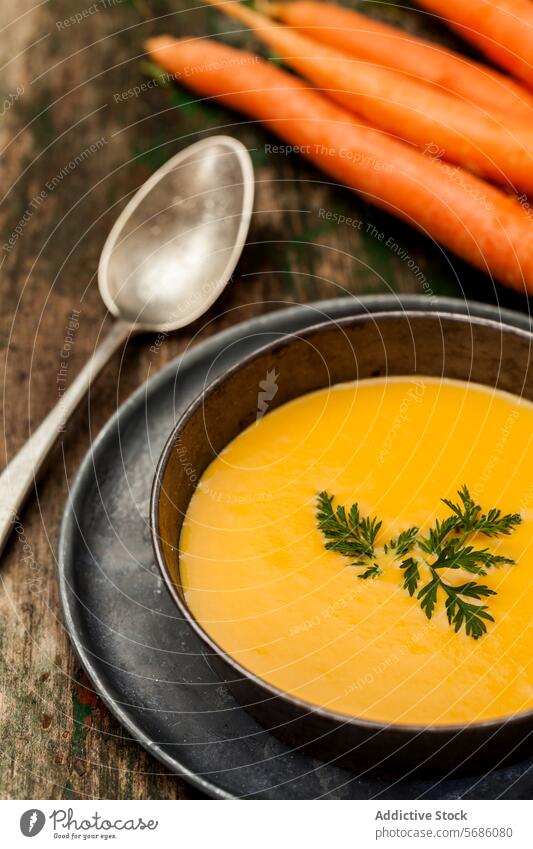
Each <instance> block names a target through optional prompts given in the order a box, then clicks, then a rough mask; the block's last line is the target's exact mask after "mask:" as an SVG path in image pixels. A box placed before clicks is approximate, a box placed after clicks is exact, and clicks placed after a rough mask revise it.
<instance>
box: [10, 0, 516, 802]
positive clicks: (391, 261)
mask: <svg viewBox="0 0 533 849" xmlns="http://www.w3.org/2000/svg"><path fill="white" fill-rule="evenodd" d="M359 5H360V6H362V5H363V4H359ZM365 8H366V9H368V10H369V11H370V13H371V14H375V15H376V16H378V17H382V18H384V19H387V20H390V21H397V22H399V23H400V24H401V25H402V26H405V27H406V28H408V29H410V30H412V31H416V32H428V33H430V34H431V35H432V36H433V37H434V38H435V39H438V40H443V41H444V42H446V43H449V44H452V43H454V42H453V39H452V37H451V36H450V35H449V34H447V33H446V32H445V31H444V29H442V28H440V27H439V26H438V24H436V23H434V22H432V21H430V20H428V19H427V18H425V17H424V16H423V15H422V14H421V13H417V12H415V11H414V10H413V11H412V12H411V11H409V10H406V9H405V8H403V9H402V10H400V9H398V8H395V7H394V6H392V5H389V4H380V3H372V4H369V3H367V4H365ZM185 10H186V11H185ZM75 15H78V18H73V17H72V16H75ZM0 26H1V28H2V34H3V37H2V39H1V42H0V53H1V56H0V59H1V62H2V66H3V68H4V70H3V71H2V75H1V76H0V101H1V103H0V114H1V124H0V147H1V149H2V175H3V179H2V194H3V200H2V203H1V205H0V224H1V234H2V237H1V242H2V246H1V247H0V263H1V292H2V296H1V304H2V309H1V313H0V322H1V329H0V353H1V358H2V365H1V374H2V381H3V397H2V402H3V423H4V431H3V438H2V439H1V440H0V453H1V456H0V463H1V464H2V465H3V464H4V463H5V462H6V461H7V460H8V459H9V458H11V457H12V456H13V455H14V453H15V452H16V451H17V449H18V448H19V447H20V446H21V445H22V444H23V443H24V441H25V440H26V438H27V437H28V434H29V433H30V431H31V429H32V428H34V427H35V426H36V425H37V424H38V423H39V422H40V421H41V419H42V418H43V416H45V414H46V413H47V412H48V410H49V409H50V408H51V407H52V406H53V405H54V404H55V403H56V401H57V400H58V395H59V392H60V385H61V384H60V382H58V377H60V374H59V370H60V363H61V360H62V350H63V348H64V346H65V340H67V342H68V344H69V353H70V356H69V358H68V373H67V376H66V380H67V382H68V381H70V380H71V378H72V376H73V375H75V374H76V373H77V371H78V370H79V368H80V367H81V365H82V364H83V363H84V362H85V361H86V359H87V357H88V356H89V354H90V353H91V351H92V350H93V348H94V346H95V345H96V344H97V341H98V338H99V336H100V335H101V333H102V331H103V330H105V327H104V325H107V323H108V319H107V318H106V312H105V309H104V307H103V305H102V302H101V300H100V298H99V294H98V290H97V285H96V276H95V272H96V268H97V263H98V257H99V252H100V249H101V246H102V244H103V242H104V239H105V236H106V233H107V231H108V229H109V227H110V225H111V223H112V221H113V219H114V217H115V216H116V215H117V214H118V211H119V210H120V208H122V206H123V204H124V202H125V200H126V199H127V196H128V194H129V193H130V192H131V191H133V190H134V189H135V188H136V187H137V186H139V185H140V184H141V183H142V182H143V181H144V180H145V179H146V178H147V177H148V176H149V174H150V173H151V172H152V171H153V170H154V169H155V168H156V167H158V166H159V165H160V164H161V163H163V162H164V161H165V160H166V159H167V158H168V157H170V156H171V155H172V154H174V153H175V152H177V151H178V150H180V149H181V148H182V147H184V146H185V145H187V144H189V143H190V142H192V141H194V140H196V139H198V138H201V137H203V136H204V135H206V134H210V133H212V132H214V131H217V130H220V128H221V131H223V132H227V133H230V134H234V135H236V136H238V137H239V138H240V139H242V140H243V141H244V142H245V144H246V145H247V146H248V148H249V149H250V151H251V153H252V157H253V160H254V165H255V169H256V176H257V201H256V213H255V216H254V221H253V226H252V229H251V233H250V239H249V244H248V246H247V247H246V249H245V251H244V254H243V257H242V260H241V262H240V265H239V268H238V272H237V274H236V276H235V280H234V282H233V283H232V285H231V286H230V287H228V289H227V290H226V292H225V294H224V296H223V297H222V298H221V299H220V301H219V302H218V303H217V304H216V305H215V307H214V308H213V309H212V310H211V311H210V313H209V314H208V315H207V316H206V319H205V320H202V321H201V322H197V324H196V325H195V326H194V327H192V328H190V331H187V332H181V333H177V334H173V335H172V336H170V337H169V338H168V340H166V341H165V343H164V344H163V345H162V347H161V351H160V354H159V357H158V362H157V365H158V367H160V366H162V365H164V363H165V362H167V361H169V360H170V359H172V358H173V357H175V356H176V355H177V354H178V353H179V352H180V351H181V350H182V349H183V348H184V347H185V346H186V345H187V343H188V340H189V339H190V338H191V336H192V335H193V334H197V333H199V338H201V337H202V336H205V335H207V334H208V333H213V332H216V331H218V330H221V329H222V328H224V327H226V326H228V325H230V324H233V323H234V322H236V321H238V320H240V319H244V318H249V317H250V316H253V315H257V314H259V313H261V312H265V311H267V310H271V309H274V308H279V307H280V306H281V305H282V304H283V303H291V302H299V301H310V300H313V299H316V298H322V297H334V296H340V295H344V294H347V293H357V294H361V293H364V294H366V293H377V292H380V293H386V292H390V291H396V292H426V293H427V292H428V291H433V292H435V293H436V294H447V295H457V296H459V297H469V298H475V299H477V300H487V301H491V302H498V303H500V304H502V305H504V306H512V307H515V308H518V309H524V310H525V309H527V303H526V301H525V300H523V299H521V298H520V297H519V296H517V295H514V294H512V293H510V292H508V291H506V290H504V289H502V288H495V287H494V286H493V284H492V283H491V281H490V280H488V278H485V277H483V275H481V274H478V273H477V272H474V271H473V270H471V269H469V268H467V267H466V266H465V265H464V264H462V263H460V262H458V261H457V260H455V259H454V258H452V257H449V256H446V254H445V253H444V252H443V251H442V250H441V249H440V248H439V247H437V246H435V245H433V244H431V243H430V242H429V241H428V240H425V239H424V238H422V237H421V236H420V235H418V234H417V233H415V232H414V231H412V230H410V229H409V228H408V227H406V226H403V225H402V224H400V223H398V222H397V221H395V220H393V219H392V218H390V217H389V216H387V215H385V214H382V213H380V212H378V211H376V210H375V209H373V208H372V207H370V206H368V205H367V204H366V203H364V202H363V201H361V200H359V199H358V198H356V197H355V196H353V195H351V194H350V193H348V192H346V191H344V190H341V189H338V188H335V187H332V186H330V185H327V184H326V183H324V182H323V181H322V180H321V177H320V175H319V174H318V172H316V171H315V170H313V168H312V167H310V166H308V165H307V164H305V163H304V162H303V161H301V160H300V159H298V158H297V157H295V156H279V155H273V154H271V153H269V152H268V148H265V145H268V144H270V143H272V142H274V141H275V140H274V139H272V138H271V137H270V136H269V135H268V134H267V133H266V132H264V131H263V130H262V129H261V128H259V127H258V126H257V125H253V124H244V123H242V122H241V121H240V120H239V119H238V118H237V117H236V116H235V115H233V114H231V113H229V112H227V111H225V110H223V109H221V108H219V107H218V106H216V105H215V104H209V105H204V104H197V103H194V102H192V97H191V96H190V95H188V94H187V93H186V92H185V91H183V90H179V89H177V88H175V87H173V86H167V87H164V86H163V87H161V86H156V85H155V83H154V81H153V79H152V78H151V77H150V76H149V70H150V69H149V68H148V67H147V65H146V63H145V60H143V56H142V44H143V40H144V38H145V37H146V36H148V35H151V34H155V33H162V32H165V31H170V32H172V33H178V32H179V33H182V34H183V33H194V34H206V33H218V34H223V33H225V35H224V37H225V38H227V39H229V41H230V42H231V43H238V44H246V43H249V44H254V42H253V40H252V39H251V38H250V37H249V36H247V35H245V34H243V33H242V32H238V31H237V28H236V27H233V26H231V25H228V23H227V21H225V20H224V19H223V18H222V17H221V16H220V15H218V14H216V13H213V12H211V11H209V10H206V9H204V8H201V7H199V8H194V7H192V8H191V5H189V4H188V3H185V2H183V0H174V2H171V1H170V0H168V2H166V0H130V2H127V0H96V2H91V0H49V2H45V3H40V2H37V0H17V2H16V3H3V4H2V9H1V11H0ZM228 30H232V32H230V33H228ZM255 46H257V45H255ZM143 63H144V64H143ZM133 86H140V87H141V89H142V90H141V91H139V92H133V91H128V90H129V89H131V88H132V87H133ZM320 210H325V211H326V212H327V211H330V212H334V213H338V214H340V215H345V216H349V217H350V218H351V219H353V220H354V221H355V222H360V224H354V223H352V224H338V223H335V222H334V221H332V220H330V221H327V220H326V219H325V218H323V217H322V216H321V213H320ZM17 230H18V232H17ZM380 234H383V235H380ZM389 239H392V242H393V243H394V245H397V248H395V247H391V244H392V243H391V242H389V246H387V245H386V243H387V241H388V240H389ZM9 240H11V243H10V242H9ZM6 246H7V247H6ZM415 266H416V267H418V269H419V271H416V270H414V267H415ZM424 281H425V282H424ZM74 310H75V311H78V312H79V316H78V318H77V323H78V324H79V327H73V328H72V329H71V331H69V317H70V316H71V315H72V313H73V311H74ZM75 315H77V313H75ZM206 322H209V327H208V328H207V327H205V329H204V325H206ZM75 323H76V322H75ZM149 344H150V340H149V339H147V338H141V337H139V338H137V339H135V340H133V341H131V342H130V343H129V345H128V347H127V351H126V355H125V357H124V358H123V360H122V362H121V359H120V356H119V355H117V356H116V357H115V358H114V360H113V362H112V363H111V364H110V365H109V366H108V368H107V369H106V370H105V372H104V374H103V375H102V376H101V377H100V379H99V380H98V381H97V382H96V383H95V385H94V387H93V388H92V390H91V394H90V401H88V402H87V403H85V404H83V405H82V407H81V409H80V410H79V411H78V412H77V414H76V415H75V416H74V418H73V419H72V421H71V422H70V424H69V426H68V428H67V430H66V433H65V434H64V435H63V436H62V439H61V442H60V444H59V446H58V448H57V449H56V450H55V451H54V453H53V455H52V456H51V458H50V462H49V464H48V466H47V469H46V471H45V473H44V474H43V476H42V478H41V480H40V482H39V486H38V491H37V493H36V495H35V496H34V497H33V498H32V499H31V500H30V502H29V503H28V505H27V507H26V509H25V510H24V511H23V513H22V515H21V517H20V523H19V525H18V526H17V533H16V534H14V536H13V538H12V540H11V542H10V544H9V546H8V548H7V550H6V552H5V555H4V557H3V560H2V565H1V568H0V577H1V582H2V586H1V591H0V719H1V728H0V796H2V797H3V798H61V799H71V798H72V799H75V798H141V799H142V798H156V799H160V798H162V799H167V798H188V797H191V796H192V797H194V796H196V795H198V794H196V793H195V791H193V790H192V789H191V788H189V787H188V786H187V785H186V784H185V783H184V782H182V781H181V780H179V779H177V778H176V777H174V776H173V775H171V774H169V773H168V772H167V771H166V770H165V769H164V768H163V767H162V766H161V765H159V764H158V763H157V762H156V761H155V760H154V759H152V758H151V757H150V756H149V755H147V754H146V753H145V752H144V750H143V749H142V748H141V747H140V746H139V745H137V743H136V742H135V741H132V740H131V739H129V737H128V736H127V734H126V733H125V732H124V731H123V730H122V728H121V727H120V725H119V724H118V723H117V722H116V721H115V720H114V719H113V717H111V716H110V714H109V713H108V711H107V710H106V708H105V707H104V706H103V704H102V702H101V701H100V700H99V698H98V695H97V694H96V693H95V692H94V691H93V689H92V688H91V685H90V682H89V681H87V680H86V679H85V678H84V676H83V674H82V673H81V671H80V668H79V665H78V663H77V661H76V659H75V657H74V655H73V652H72V650H71V648H70V644H69V639H68V635H67V633H66V632H65V628H64V625H63V621H62V618H61V613H60V609H59V602H58V591H57V584H56V575H55V568H56V551H57V542H58V534H59V525H60V520H61V516H62V513H63V506H64V503H65V499H66V497H67V493H68V489H69V485H70V482H71V481H72V478H73V476H74V475H75V473H76V470H77V469H78V467H79V465H80V462H81V460H82V458H83V456H84V454H85V452H86V451H87V449H88V447H89V444H90V440H91V438H94V437H95V436H96V434H97V433H98V431H99V430H100V428H101V427H102V425H103V424H104V423H105V422H106V421H107V419H108V418H109V416H110V415H111V414H112V413H113V411H114V410H115V409H116V407H117V404H118V403H121V402H122V401H123V400H124V399H125V398H127V397H128V396H129V395H130V393H131V392H132V391H133V390H134V389H135V388H136V387H137V386H139V385H140V384H141V383H142V381H144V380H145V379H146V378H147V376H148V370H149V369H150V368H151V373H153V369H154V358H153V357H150V356H149V354H148V347H149Z"/></svg>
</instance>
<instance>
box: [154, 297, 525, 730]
mask: <svg viewBox="0 0 533 849" xmlns="http://www.w3.org/2000/svg"><path fill="white" fill-rule="evenodd" d="M398 317H403V318H406V317H407V318H408V319H428V318H430V319H437V320H438V319H446V320H451V321H452V322H453V323H457V324H468V325H472V324H475V325H478V326H485V327H491V328H493V329H495V330H498V331H499V332H500V333H502V334H503V333H504V334H506V335H507V334H509V335H514V336H519V337H522V338H524V339H529V340H530V347H532V346H533V332H530V331H528V330H524V329H522V328H519V327H513V326H512V325H509V324H506V323H504V322H500V321H496V320H494V319H489V318H485V317H480V316H472V315H467V314H464V315H463V314H459V313H453V312H447V311H445V310H436V311H431V310H426V311H424V310H409V309H406V310H402V309H398V310H394V311H377V312H372V313H364V314H362V315H354V316H344V317H343V318H340V319H327V320H325V321H320V322H317V323H316V324H311V325H309V326H308V327H305V328H304V329H302V330H297V331H293V332H291V333H286V334H284V335H283V336H281V337H280V338H279V339H275V340H273V341H272V342H267V343H265V344H264V345H261V346H260V347H259V348H257V349H256V350H255V351H253V352H252V353H250V354H246V355H245V356H244V357H242V358H241V359H239V361H238V362H237V363H234V364H233V365H231V366H229V367H228V368H226V369H224V370H223V371H222V372H221V373H220V374H219V375H217V376H216V377H214V378H213V379H212V380H211V381H210V382H209V383H208V384H207V385H206V386H204V388H203V389H202V390H201V392H199V393H198V394H197V395H196V397H195V398H193V400H192V401H191V402H190V403H189V404H188V406H187V407H186V409H185V410H184V411H183V413H182V414H181V415H180V416H179V418H178V419H177V421H176V422H175V424H174V426H173V427H172V429H171V431H170V434H169V436H168V437H167V440H166V442H165V444H164V446H163V449H162V451H161V454H160V457H159V460H158V463H157V466H156V471H155V474H154V479H153V482H152V490H151V494H150V535H151V538H152V546H153V550H154V554H155V560H156V564H157V567H158V569H159V572H160V575H161V578H162V579H163V583H164V584H165V586H166V588H167V591H168V592H169V594H170V597H171V598H172V600H173V602H174V604H175V605H176V607H177V608H178V611H179V612H180V614H181V615H182V617H183V618H184V619H185V621H186V622H187V624H188V625H189V627H191V628H192V630H193V631H194V633H195V634H196V636H197V637H198V638H199V639H200V641H201V642H202V643H204V644H205V645H207V646H208V648H209V649H210V650H211V651H212V652H213V654H215V655H218V656H220V657H221V658H222V659H223V661H224V662H225V663H226V664H227V665H228V666H229V667H231V669H232V670H233V671H234V672H236V673H237V674H238V675H239V676H240V677H242V678H246V679H249V680H250V681H251V682H252V683H253V684H255V685H256V686H258V687H259V688H263V689H264V690H267V691H268V693H269V696H270V698H275V699H281V700H282V701H284V702H288V703H289V704H291V705H292V706H293V707H295V708H297V709H298V710H300V711H305V712H306V714H308V715H315V716H319V717H321V718H323V719H325V720H327V721H329V722H331V723H332V724H333V723H337V724H342V725H344V726H346V725H353V726H355V727H358V728H363V729H366V730H368V731H370V732H372V731H373V732H374V733H376V734H378V733H380V732H383V731H387V732H390V731H392V732H394V733H397V734H403V735H413V736H416V735H418V734H421V733H428V732H430V733H431V734H433V735H437V736H448V735H450V734H451V735H454V734H459V733H460V732H463V731H466V730H467V731H470V732H472V731H490V730H494V732H496V731H497V730H499V729H500V728H501V727H502V726H503V725H510V724H513V725H514V724H519V723H521V722H524V721H527V720H532V721H533V708H530V709H528V710H524V711H520V712H518V713H513V714H508V715H505V716H501V717H496V718H493V719H483V720H477V721H472V722H464V723H446V724H444V723H443V724H441V725H430V724H428V725H423V724H416V723H395V722H385V721H380V720H373V719H365V718H363V717H357V716H355V715H351V714H346V713H341V712H339V711H334V710H330V709H329V708H326V707H323V706H322V705H317V704H313V703H312V702H308V701H306V700H304V699H301V698H299V697H298V696H293V695H292V694H291V693H289V692H287V691H286V690H282V689H281V688H279V687H277V686H276V685H275V684H271V683H270V682H269V681H267V680H266V679H265V678H261V676H259V675H256V673H255V672H252V670H250V669H248V668H247V667H245V666H242V665H241V664H240V663H239V662H238V661H237V660H235V658H234V657H233V656H232V655H231V654H229V653H228V652H227V651H226V650H225V649H224V648H222V646H220V645H219V644H218V643H217V642H216V640H214V639H213V637H211V635H210V634H209V633H208V632H207V631H206V630H205V629H204V628H203V626H202V625H201V624H200V622H199V621H198V620H197V619H196V617H195V616H194V615H193V613H192V611H191V609H190V607H189V605H188V604H186V602H184V601H183V600H182V599H181V597H180V595H179V593H178V592H177V590H176V586H175V584H174V581H173V579H172V576H171V574H170V571H169V569H168V568H167V564H166V560H165V556H164V553H163V548H162V545H161V539H160V536H159V533H158V530H157V529H158V527H159V506H160V496H161V486H162V480H163V474H164V471H165V469H166V466H167V463H168V460H169V457H170V455H171V453H172V450H173V448H174V445H175V441H176V437H177V435H178V434H179V433H180V431H181V430H182V429H183V427H185V425H186V424H187V422H188V421H189V420H190V419H191V418H192V416H193V415H194V414H195V413H196V411H197V410H198V408H200V407H201V406H202V405H203V403H204V401H205V399H206V398H207V397H209V396H210V395H212V394H213V393H214V392H215V391H216V390H217V389H218V387H219V386H221V385H222V384H223V383H224V382H225V381H226V380H227V379H228V378H230V377H231V376H232V375H233V374H235V373H237V372H238V371H240V370H241V369H242V368H244V367H245V366H246V365H248V364H249V363H251V362H253V361H254V360H256V359H259V358H260V357H262V356H263V355H264V354H265V353H266V352H267V351H275V350H276V349H278V348H282V347H283V346H284V345H286V344H287V343H288V342H290V341H291V340H294V339H298V338H302V337H303V338H306V337H308V336H311V335H313V334H314V333H317V332H319V331H320V330H323V329H325V328H327V327H340V328H342V327H344V326H352V325H353V324H363V323H364V322H368V321H374V320H376V319H379V320H390V319H396V318H398ZM362 379H363V380H364V379H365V378H362ZM510 394H514V393H510ZM287 403H288V402H287ZM532 403H533V402H532ZM178 542H179V541H178ZM177 551H178V553H179V545H178V548H177Z"/></svg>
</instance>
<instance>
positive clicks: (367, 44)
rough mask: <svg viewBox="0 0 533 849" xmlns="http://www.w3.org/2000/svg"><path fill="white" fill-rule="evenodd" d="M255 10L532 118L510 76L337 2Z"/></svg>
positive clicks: (493, 108) (528, 102)
mask: <svg viewBox="0 0 533 849" xmlns="http://www.w3.org/2000/svg"><path fill="white" fill-rule="evenodd" d="M257 8H258V9H259V10H260V11H262V12H264V14H267V15H271V16H273V17H275V18H278V19H279V20H281V21H283V23H284V24H288V25H289V26H291V27H294V28H296V29H298V30H299V31H300V32H301V33H302V35H306V36H308V38H313V39H315V41H320V42H321V43H322V44H328V45H329V46H330V47H335V48H337V49H338V50H343V51H344V52H345V53H349V54H350V55H351V56H357V57H358V58H359V59H366V60H367V61H369V62H376V63H377V64H379V65H384V66H385V67H386V68H393V69H394V70H396V71H402V72H404V73H406V74H410V75H411V76H413V77H415V78H418V79H420V80H424V81H425V82H428V83H431V84H432V85H436V86H439V88H442V89H443V90H444V91H447V92H448V93H451V94H456V95H458V96H459V97H461V98H464V99H465V100H467V101H469V102H472V103H479V104H481V105H482V106H483V107H484V108H485V109H486V110H487V111H488V112H496V113H499V114H506V115H509V116H511V117H514V118H515V119H523V120H527V121H532V120H533V97H532V96H531V94H530V92H529V91H528V90H527V89H526V88H524V87H523V86H521V85H520V84H519V83H517V82H515V80H513V79H512V78H511V77H508V76H506V75H505V74H501V73H499V71H495V70H493V69H492V68H489V67H487V66H486V65H482V64H481V63H480V62H474V60H472V59H467V58H466V56H461V55H460V54H459V53H454V51H453V50H447V49H446V48H445V47H442V46H441V45H440V44H434V43H432V42H429V41H425V40H424V39H422V38H417V37H416V36H414V35H410V34H408V33H407V32H404V31H403V30H401V29H398V28H397V27H393V26H390V25H389V24H385V23H382V22H381V21H377V20H375V19H374V18H369V17H368V15H362V14H360V13H359V12H355V11H354V10H353V9H347V8H345V7H344V6H338V5H337V4H336V3H323V2H322V3H320V2H317V0H293V2H291V3H278V2H274V3H258V4H257Z"/></svg>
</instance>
